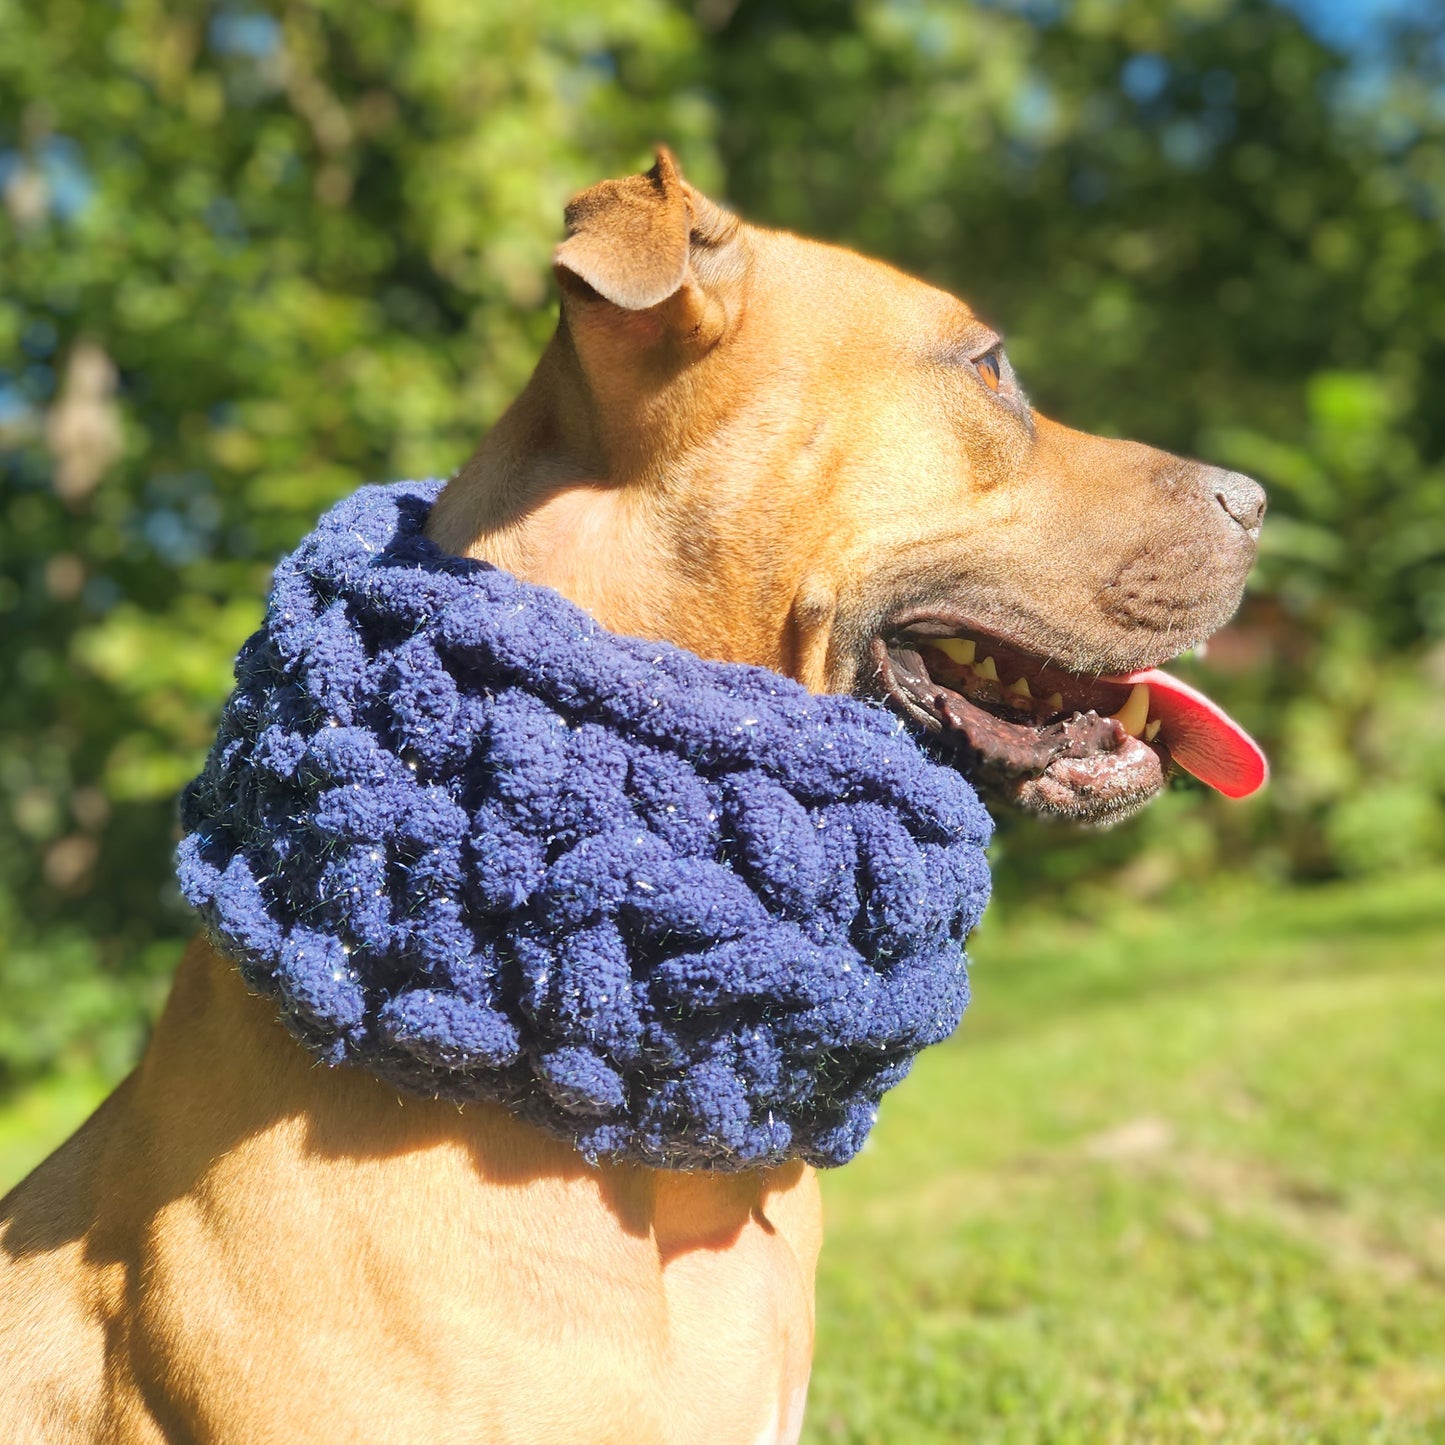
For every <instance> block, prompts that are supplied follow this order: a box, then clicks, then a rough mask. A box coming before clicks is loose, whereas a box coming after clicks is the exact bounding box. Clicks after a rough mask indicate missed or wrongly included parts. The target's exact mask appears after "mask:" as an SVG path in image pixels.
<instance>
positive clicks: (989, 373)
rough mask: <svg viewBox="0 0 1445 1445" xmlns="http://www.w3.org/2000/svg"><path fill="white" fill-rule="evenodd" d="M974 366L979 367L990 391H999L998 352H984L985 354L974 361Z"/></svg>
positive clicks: (984, 382)
mask: <svg viewBox="0 0 1445 1445" xmlns="http://www.w3.org/2000/svg"><path fill="white" fill-rule="evenodd" d="M974 366H976V367H977V368H978V374H979V375H980V376H981V377H983V384H984V385H985V386H986V387H988V389H989V390H990V391H997V390H998V381H999V370H998V352H996V351H986V352H984V354H983V355H982V356H980V357H979V359H978V360H977V361H975V362H974Z"/></svg>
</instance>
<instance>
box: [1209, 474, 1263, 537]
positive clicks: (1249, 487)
mask: <svg viewBox="0 0 1445 1445" xmlns="http://www.w3.org/2000/svg"><path fill="white" fill-rule="evenodd" d="M1213 482H1214V498H1215V500H1216V501H1217V502H1218V503H1219V505H1220V506H1221V507H1223V508H1224V510H1225V511H1226V512H1228V513H1229V515H1230V516H1231V517H1233V518H1234V520H1235V521H1236V522H1238V523H1239V525H1240V526H1241V527H1243V528H1244V530H1245V531H1246V532H1248V533H1249V534H1250V536H1254V535H1255V534H1256V533H1257V532H1258V531H1259V527H1260V523H1261V522H1263V521H1264V509H1265V505H1266V502H1265V495H1264V488H1263V487H1262V486H1260V484H1259V483H1258V482H1257V481H1255V480H1254V478H1253V477H1247V476H1245V475H1244V473H1243V472H1225V471H1216V472H1215V473H1214V477H1213Z"/></svg>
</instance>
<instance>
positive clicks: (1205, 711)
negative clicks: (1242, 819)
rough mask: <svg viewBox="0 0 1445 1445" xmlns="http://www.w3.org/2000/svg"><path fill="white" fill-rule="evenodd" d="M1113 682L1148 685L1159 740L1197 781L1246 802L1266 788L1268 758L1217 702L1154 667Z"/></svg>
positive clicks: (1150, 709)
mask: <svg viewBox="0 0 1445 1445" xmlns="http://www.w3.org/2000/svg"><path fill="white" fill-rule="evenodd" d="M1116 680H1117V681H1119V682H1128V683H1136V682H1146V683H1148V684H1149V712H1150V715H1151V716H1153V717H1157V718H1158V719H1159V720H1160V722H1161V723H1162V724H1163V726H1162V727H1161V728H1160V730H1159V732H1160V741H1161V742H1164V743H1166V744H1168V747H1169V752H1170V755H1171V756H1172V757H1173V758H1174V761H1175V762H1177V763H1178V764H1179V766H1180V767H1181V768H1183V769H1185V771H1186V772H1190V773H1193V774H1194V776H1195V777H1196V778H1198V779H1199V780H1200V782H1202V783H1208V784H1209V786H1210V787H1211V788H1217V789H1218V790H1219V791H1220V792H1221V793H1223V794H1224V796H1225V797H1226V798H1247V797H1248V796H1249V795H1250V794H1251V793H1253V792H1257V791H1258V790H1259V789H1260V788H1262V787H1263V786H1264V785H1265V783H1266V781H1267V780H1268V778H1269V759H1268V758H1266V757H1265V755H1264V750H1263V749H1262V748H1261V747H1260V745H1259V744H1258V743H1257V742H1255V740H1254V739H1253V738H1252V737H1250V735H1249V734H1248V733H1247V732H1245V730H1244V729H1243V728H1242V727H1240V725H1239V724H1238V723H1237V722H1235V720H1234V719H1233V718H1232V717H1230V716H1229V714H1228V713H1227V712H1225V711H1224V709H1223V708H1222V707H1220V706H1219V704H1218V703H1216V702H1214V701H1212V700H1211V699H1209V698H1207V697H1205V695H1204V694H1203V693H1202V692H1199V691H1198V690H1197V689H1195V688H1192V687H1190V686H1189V684H1188V683H1187V682H1180V681H1179V679H1178V678H1177V677H1171V676H1170V675H1169V674H1168V673H1167V672H1160V671H1159V669H1158V668H1157V667H1150V668H1146V669H1145V670H1144V671H1143V672H1131V673H1130V674H1129V675H1128V677H1122V678H1118V679H1116Z"/></svg>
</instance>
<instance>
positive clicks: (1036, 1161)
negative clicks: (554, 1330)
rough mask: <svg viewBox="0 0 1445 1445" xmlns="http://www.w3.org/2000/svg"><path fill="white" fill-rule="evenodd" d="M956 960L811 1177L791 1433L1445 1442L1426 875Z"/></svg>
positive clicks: (1172, 916) (1444, 934) (1034, 926)
mask: <svg viewBox="0 0 1445 1445" xmlns="http://www.w3.org/2000/svg"><path fill="white" fill-rule="evenodd" d="M974 954H975V960H974V964H975V966H974V987H975V1001H974V1006H973V1008H972V1009H971V1010H970V1013H969V1016H968V1020H967V1022H966V1023H965V1025H964V1027H963V1029H962V1030H961V1032H960V1034H959V1035H958V1037H957V1038H956V1039H955V1040H954V1041H952V1042H950V1043H949V1044H947V1045H945V1046H943V1047H941V1048H939V1049H935V1050H933V1051H932V1052H931V1053H930V1054H929V1055H927V1056H925V1057H924V1058H923V1059H922V1060H921V1061H920V1063H919V1065H918V1067H917V1068H916V1069H915V1071H914V1073H913V1076H912V1077H911V1078H910V1079H909V1080H908V1081H907V1083H906V1084H904V1085H903V1087H902V1088H901V1089H899V1090H898V1091H897V1093H896V1094H895V1095H894V1096H892V1097H891V1098H890V1099H889V1100H887V1101H886V1102H885V1104H884V1107H883V1112H882V1116H881V1121H880V1124H879V1127H878V1129H877V1131H876V1134H875V1136H874V1140H873V1142H872V1143H871V1145H870V1147H869V1148H868V1149H867V1150H865V1152H864V1155H863V1156H862V1158H860V1159H859V1160H858V1161H857V1163H855V1164H854V1165H852V1166H850V1168H848V1169H847V1170H844V1171H841V1172H839V1173H836V1174H832V1175H829V1176H828V1177H827V1178H826V1180H825V1183H824V1191H825V1199H826V1202H827V1209H828V1225H829V1233H828V1243H827V1245H826V1247H825V1250H824V1256H823V1264H822V1270H821V1277H820V1288H819V1302H818V1303H819V1337H818V1357H817V1364H816V1368H815V1375H814V1385H813V1395H812V1406H811V1411H810V1425H809V1431H808V1433H807V1435H806V1437H805V1438H806V1439H807V1440H808V1441H810V1442H815V1445H816V1442H823V1441H833V1440H845V1441H857V1442H862V1441H868V1442H883V1441H887V1442H899V1445H902V1442H908V1445H922V1442H929V1441H963V1440H968V1441H1020V1442H1023V1441H1028V1442H1035V1441H1050V1442H1062V1441H1078V1442H1089V1445H1093V1442H1104V1441H1129V1442H1143V1441H1171V1442H1174V1441H1177V1442H1184V1441H1195V1440H1222V1441H1230V1442H1235V1441H1256V1440H1259V1441H1263V1440H1269V1441H1286V1440H1288V1441H1339V1442H1351V1445H1354V1442H1361V1441H1370V1440H1381V1441H1414V1440H1418V1441H1442V1440H1445V875H1440V874H1434V875H1431V876H1422V877H1413V878H1408V879H1401V880H1394V881H1392V882H1389V883H1387V884H1374V885H1369V886H1354V887H1349V888H1345V887H1341V888H1334V889H1330V890H1325V891H1319V892H1313V893H1292V894H1286V895H1284V896H1283V897H1279V896H1276V897H1273V898H1271V897H1269V896H1267V895H1265V894H1263V893H1259V894H1244V895H1241V894H1240V893H1238V892H1235V893H1233V894H1231V893H1227V892H1221V893H1220V894H1219V896H1218V897H1215V898H1211V899H1208V900H1203V901H1199V902H1195V903H1193V904H1191V905H1189V906H1188V907H1187V908H1183V909H1178V910H1173V911H1171V910H1168V909H1161V908H1152V909H1147V910H1146V909H1134V910H1122V909H1120V908H1119V906H1118V905H1117V904H1116V905H1113V906H1112V908H1110V909H1109V911H1108V913H1107V917H1106V919H1105V920H1104V921H1103V922H1101V923H1099V924H1097V925H1095V926H1087V925H1085V924H1083V923H1073V924H1069V923H1060V922H1058V921H1047V920H1043V919H1027V918H1021V917H1017V916H1014V917H1009V916H1005V915H1002V914H996V915H994V916H992V917H991V918H990V920H989V923H988V924H987V925H986V927H985V930H984V932H983V934H982V935H981V936H980V938H979V940H978V944H977V947H976V948H975V950H974Z"/></svg>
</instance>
